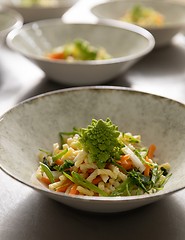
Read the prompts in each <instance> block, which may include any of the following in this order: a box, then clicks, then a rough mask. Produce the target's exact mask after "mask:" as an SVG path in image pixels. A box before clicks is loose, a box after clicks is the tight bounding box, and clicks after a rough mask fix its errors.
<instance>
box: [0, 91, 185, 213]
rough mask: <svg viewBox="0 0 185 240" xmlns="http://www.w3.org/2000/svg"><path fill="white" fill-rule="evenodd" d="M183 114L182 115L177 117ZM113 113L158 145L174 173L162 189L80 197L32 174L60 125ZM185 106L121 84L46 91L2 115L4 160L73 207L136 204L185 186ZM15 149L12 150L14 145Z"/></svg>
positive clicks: (124, 126)
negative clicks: (46, 185) (54, 188)
mask: <svg viewBox="0 0 185 240" xmlns="http://www.w3.org/2000/svg"><path fill="white" fill-rule="evenodd" d="M177 116H178V117H177ZM107 117H109V118H110V119H111V120H112V122H113V123H114V124H115V125H117V126H118V127H119V130H120V131H123V132H132V133H133V134H141V137H142V142H143V144H144V145H145V146H146V147H149V146H150V144H152V143H153V144H155V145H156V146H157V150H156V157H158V158H159V160H160V161H159V164H161V163H164V162H169V163H170V165H171V169H170V171H171V172H172V173H173V175H172V177H171V178H170V179H169V181H168V182H167V184H166V185H165V187H164V189H163V190H161V191H159V192H158V193H155V194H151V195H142V196H129V197H113V198H105V197H82V196H81V197H80V196H71V195H67V194H63V193H56V192H51V191H49V190H48V189H46V188H44V187H42V186H41V185H40V184H39V183H38V182H37V181H35V184H33V183H31V177H32V174H33V173H34V172H35V171H36V169H37V167H38V166H39V160H38V153H39V150H38V149H39V148H41V149H51V148H52V144H53V143H55V142H57V141H59V134H58V133H59V132H60V131H71V130H72V128H73V126H78V127H86V126H87V125H88V124H90V123H91V120H92V118H95V119H100V118H101V119H104V120H105V119H106V118H107ZM184 119H185V106H184V105H183V104H181V103H178V102H175V101H173V100H170V99H167V98H164V97H160V96H155V95H152V94H147V93H143V92H137V91H133V90H130V89H125V88H120V87H89V88H88V87H82V88H73V89H70V88H69V89H66V90H61V91H56V92H52V93H48V94H44V95H41V96H38V97H35V98H33V99H30V100H28V101H26V102H23V103H21V104H19V105H17V106H16V107H15V108H13V109H11V110H10V111H8V112H7V113H5V114H4V115H3V116H1V119H0V132H1V134H0V166H1V168H2V170H4V171H5V172H6V173H7V174H8V175H10V176H11V177H13V178H14V179H15V180H17V181H19V182H21V183H23V184H26V185H27V186H29V187H31V188H33V189H35V190H37V191H38V192H40V193H42V194H45V195H46V196H49V197H51V198H53V199H55V200H57V201H59V202H61V203H64V204H66V205H69V206H71V207H74V208H77V209H81V210H85V211H92V212H120V211H126V210H130V209H134V208H137V207H140V206H143V205H146V204H149V203H152V202H154V201H157V200H159V199H161V198H163V197H165V196H168V195H170V194H172V193H174V192H177V191H179V190H181V189H184V187H185V174H184V172H185V161H184V156H185V148H184V142H185V135H184V131H185V121H184ZM12 149H13V150H12Z"/></svg>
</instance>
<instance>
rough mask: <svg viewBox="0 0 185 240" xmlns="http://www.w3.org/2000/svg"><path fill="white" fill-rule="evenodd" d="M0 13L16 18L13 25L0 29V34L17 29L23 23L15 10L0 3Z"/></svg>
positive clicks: (21, 17)
mask: <svg viewBox="0 0 185 240" xmlns="http://www.w3.org/2000/svg"><path fill="white" fill-rule="evenodd" d="M0 14H5V15H7V16H11V17H13V18H14V19H15V20H16V22H15V23H14V24H13V25H11V26H10V27H8V28H6V29H4V30H2V31H0V34H7V33H9V32H11V31H12V30H13V29H19V28H21V27H22V26H23V23H24V19H23V16H22V15H21V14H20V13H19V12H17V11H16V10H14V9H11V8H9V7H5V6H1V5H0Z"/></svg>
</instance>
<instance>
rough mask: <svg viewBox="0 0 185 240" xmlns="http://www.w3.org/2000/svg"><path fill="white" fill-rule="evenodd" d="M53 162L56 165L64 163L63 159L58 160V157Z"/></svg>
mask: <svg viewBox="0 0 185 240" xmlns="http://www.w3.org/2000/svg"><path fill="white" fill-rule="evenodd" d="M55 163H56V164H57V165H59V166H61V165H62V164H63V163H64V161H63V160H60V159H57V160H56V161H55Z"/></svg>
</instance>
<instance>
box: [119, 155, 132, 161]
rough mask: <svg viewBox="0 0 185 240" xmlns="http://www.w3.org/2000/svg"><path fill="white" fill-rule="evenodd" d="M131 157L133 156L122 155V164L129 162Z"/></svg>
mask: <svg viewBox="0 0 185 240" xmlns="http://www.w3.org/2000/svg"><path fill="white" fill-rule="evenodd" d="M130 155H131V154H127V155H122V156H121V163H123V162H125V161H126V160H128V159H129V157H130Z"/></svg>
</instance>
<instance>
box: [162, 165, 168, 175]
mask: <svg viewBox="0 0 185 240" xmlns="http://www.w3.org/2000/svg"><path fill="white" fill-rule="evenodd" d="M161 171H162V172H163V175H164V176H167V175H168V171H167V170H166V168H164V167H161Z"/></svg>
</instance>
